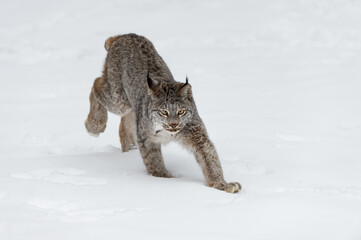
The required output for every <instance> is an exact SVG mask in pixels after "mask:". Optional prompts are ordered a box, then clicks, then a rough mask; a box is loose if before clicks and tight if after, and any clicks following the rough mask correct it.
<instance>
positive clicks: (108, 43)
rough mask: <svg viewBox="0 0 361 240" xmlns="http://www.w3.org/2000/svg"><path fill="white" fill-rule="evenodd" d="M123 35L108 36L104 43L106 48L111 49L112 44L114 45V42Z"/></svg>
mask: <svg viewBox="0 0 361 240" xmlns="http://www.w3.org/2000/svg"><path fill="white" fill-rule="evenodd" d="M121 36H122V35H116V36H113V37H110V38H108V39H107V40H106V41H105V43H104V48H105V50H107V51H109V49H110V46H111V45H112V43H113V42H114V41H115V40H117V39H118V38H119V37H121Z"/></svg>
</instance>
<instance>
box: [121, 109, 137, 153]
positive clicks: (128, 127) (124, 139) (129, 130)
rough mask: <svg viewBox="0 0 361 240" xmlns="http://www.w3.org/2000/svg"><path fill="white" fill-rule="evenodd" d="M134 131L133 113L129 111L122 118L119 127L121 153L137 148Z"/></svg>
mask: <svg viewBox="0 0 361 240" xmlns="http://www.w3.org/2000/svg"><path fill="white" fill-rule="evenodd" d="M135 131H136V122H135V113H134V111H130V112H129V113H127V114H126V115H124V116H122V119H121V121H120V125H119V138H120V144H121V145H122V151H123V152H128V151H129V150H132V149H135V148H136V147H137V145H136V140H135Z"/></svg>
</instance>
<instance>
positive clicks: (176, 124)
mask: <svg viewBox="0 0 361 240" xmlns="http://www.w3.org/2000/svg"><path fill="white" fill-rule="evenodd" d="M169 126H170V127H171V128H176V127H177V126H178V123H169Z"/></svg>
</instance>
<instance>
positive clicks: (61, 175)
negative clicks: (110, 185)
mask: <svg viewBox="0 0 361 240" xmlns="http://www.w3.org/2000/svg"><path fill="white" fill-rule="evenodd" d="M84 173H85V171H84V170H82V169H78V168H60V169H36V170H31V171H28V172H25V173H13V174H11V175H10V176H11V177H13V178H18V179H25V180H40V181H45V182H52V183H58V184H72V185H76V186H88V185H103V184H106V182H107V181H106V180H105V179H103V178H95V177H84V176H80V175H83V174H84Z"/></svg>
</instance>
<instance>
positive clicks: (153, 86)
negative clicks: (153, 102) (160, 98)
mask: <svg viewBox="0 0 361 240" xmlns="http://www.w3.org/2000/svg"><path fill="white" fill-rule="evenodd" d="M147 86H148V93H150V94H153V95H154V94H155V91H156V90H157V89H158V87H159V82H158V81H156V80H152V79H151V78H150V77H149V72H148V75H147Z"/></svg>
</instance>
